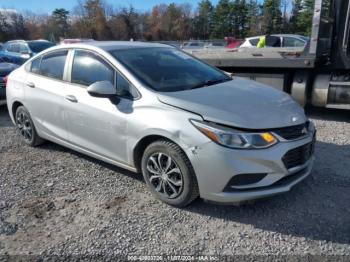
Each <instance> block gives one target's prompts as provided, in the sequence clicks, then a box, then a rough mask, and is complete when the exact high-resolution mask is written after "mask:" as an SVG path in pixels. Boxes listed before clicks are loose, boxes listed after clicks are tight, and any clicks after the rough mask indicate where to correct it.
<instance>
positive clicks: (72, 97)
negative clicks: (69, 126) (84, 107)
mask: <svg viewBox="0 0 350 262" xmlns="http://www.w3.org/2000/svg"><path fill="white" fill-rule="evenodd" d="M66 99H67V100H68V101H70V102H72V103H77V102H78V99H77V98H76V97H75V96H72V95H67V96H66Z"/></svg>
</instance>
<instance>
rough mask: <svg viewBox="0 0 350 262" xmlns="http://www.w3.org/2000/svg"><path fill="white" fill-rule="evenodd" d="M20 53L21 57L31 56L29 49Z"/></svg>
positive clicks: (27, 57)
mask: <svg viewBox="0 0 350 262" xmlns="http://www.w3.org/2000/svg"><path fill="white" fill-rule="evenodd" d="M20 54H21V58H23V59H29V58H30V52H29V51H28V50H27V51H21V52H20Z"/></svg>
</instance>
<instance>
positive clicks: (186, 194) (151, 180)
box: [141, 140, 199, 207]
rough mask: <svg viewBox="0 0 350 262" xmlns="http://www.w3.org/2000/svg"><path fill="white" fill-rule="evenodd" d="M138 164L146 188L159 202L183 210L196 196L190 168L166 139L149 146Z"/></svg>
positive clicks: (194, 178)
mask: <svg viewBox="0 0 350 262" xmlns="http://www.w3.org/2000/svg"><path fill="white" fill-rule="evenodd" d="M141 165H142V174H143V177H144V179H145V181H146V184H147V186H148V187H149V189H150V190H151V192H152V194H153V195H154V196H155V197H156V198H158V199H160V200H161V201H163V202H165V203H167V204H169V205H172V206H176V207H184V206H186V205H188V204H190V203H191V202H192V201H193V200H195V199H196V198H197V197H198V196H199V190H198V184H197V179H196V177H195V174H194V170H193V167H192V165H191V163H190V161H189V159H188V158H187V156H186V154H185V153H184V152H183V151H182V149H181V148H180V147H179V146H178V145H176V144H174V143H172V142H170V141H167V140H159V141H156V142H154V143H152V144H150V145H149V146H148V147H147V148H146V150H145V152H144V154H143V157H142V163H141Z"/></svg>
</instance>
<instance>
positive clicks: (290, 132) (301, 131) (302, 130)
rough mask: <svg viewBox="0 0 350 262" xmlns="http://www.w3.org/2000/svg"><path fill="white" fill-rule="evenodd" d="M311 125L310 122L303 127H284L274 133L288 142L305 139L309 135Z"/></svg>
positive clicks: (302, 125)
mask: <svg viewBox="0 0 350 262" xmlns="http://www.w3.org/2000/svg"><path fill="white" fill-rule="evenodd" d="M309 124H310V122H306V123H304V124H301V125H297V126H290V127H283V128H279V129H275V130H272V131H273V132H274V133H275V134H277V135H279V136H280V137H282V138H284V139H286V140H294V139H298V138H300V137H303V136H305V135H306V134H307V132H308V130H309Z"/></svg>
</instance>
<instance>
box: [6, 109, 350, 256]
mask: <svg viewBox="0 0 350 262" xmlns="http://www.w3.org/2000/svg"><path fill="white" fill-rule="evenodd" d="M309 115H310V117H311V119H312V120H313V121H314V122H315V124H316V126H317V128H318V142H317V145H316V157H317V159H316V163H315V167H314V170H313V172H312V175H311V176H310V177H308V178H307V179H306V180H305V181H304V182H302V183H301V184H299V185H298V186H296V187H294V188H293V190H292V191H291V192H289V193H286V194H283V195H280V196H276V197H273V198H270V199H265V200H261V201H257V202H255V203H253V204H249V205H243V206H239V207H237V206H220V205H214V204H209V203H207V202H204V201H203V200H196V201H195V202H194V203H193V204H192V205H191V206H189V207H187V208H185V209H176V208H173V207H170V206H167V205H165V204H163V203H161V202H159V201H157V200H155V199H154V198H153V197H152V196H151V194H150V193H149V192H148V190H147V189H146V186H145V183H144V182H143V180H142V177H141V175H140V174H133V173H131V172H128V171H125V170H122V169H119V168H117V167H114V166H111V165H109V164H105V163H102V162H100V161H97V160H94V159H92V158H89V157H86V156H83V155H81V154H79V153H76V152H73V151H70V150H68V149H65V148H63V147H61V146H58V145H55V144H53V143H46V144H44V145H42V146H40V147H38V148H30V147H28V146H25V145H23V144H22V143H21V142H20V139H19V137H18V135H17V134H16V132H15V129H14V127H13V126H12V123H11V122H10V121H9V117H8V113H7V111H6V109H5V108H4V107H1V108H0V255H3V258H4V256H5V258H6V256H7V255H41V256H50V255H57V256H63V257H66V256H71V258H72V257H79V256H80V255H85V256H99V258H102V259H103V258H107V257H113V258H119V259H121V258H123V257H122V256H119V255H162V254H164V255H169V254H170V255H213V256H217V257H216V258H217V259H218V260H221V258H220V257H219V256H220V255H258V256H264V255H297V256H295V257H299V256H301V255H315V254H316V255H343V256H344V255H346V256H347V258H346V257H343V259H344V261H345V260H346V259H350V114H349V112H346V111H330V110H315V109H313V110H311V111H310V112H309ZM228 257H230V256H228ZM248 257H249V256H248ZM291 257H294V256H291ZM291 257H290V258H291ZM57 258H58V257H57ZM124 258H125V257H124ZM320 258H321V257H320ZM323 258H324V257H323ZM0 260H1V257H0ZM336 261H339V258H338V259H337V260H336Z"/></svg>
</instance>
